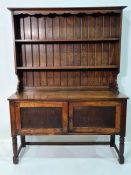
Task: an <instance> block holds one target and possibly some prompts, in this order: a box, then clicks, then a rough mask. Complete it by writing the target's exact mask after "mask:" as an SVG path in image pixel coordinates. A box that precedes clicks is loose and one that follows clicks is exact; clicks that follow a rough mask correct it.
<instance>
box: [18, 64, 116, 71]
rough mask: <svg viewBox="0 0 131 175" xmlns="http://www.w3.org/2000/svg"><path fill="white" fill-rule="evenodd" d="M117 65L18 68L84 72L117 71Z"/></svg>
mask: <svg viewBox="0 0 131 175" xmlns="http://www.w3.org/2000/svg"><path fill="white" fill-rule="evenodd" d="M117 68H118V66H117V65H99V66H52V67H51V66H50V67H26V66H23V67H17V70H57V69H58V70H62V69H64V70H66V69H67V70H69V69H70V70H76V69H79V70H82V69H117Z"/></svg>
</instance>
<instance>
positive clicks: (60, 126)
mask: <svg viewBox="0 0 131 175" xmlns="http://www.w3.org/2000/svg"><path fill="white" fill-rule="evenodd" d="M67 114H68V105H67V103H64V102H17V103H16V121H17V123H16V126H17V130H18V132H19V133H26V134H40V133H41V134H44V133H45V134H55V133H56V134H59V133H66V132H67V124H68V121H67Z"/></svg>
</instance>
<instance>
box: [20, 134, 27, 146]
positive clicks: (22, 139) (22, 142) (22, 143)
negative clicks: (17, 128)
mask: <svg viewBox="0 0 131 175" xmlns="http://www.w3.org/2000/svg"><path fill="white" fill-rule="evenodd" d="M21 145H22V147H25V146H26V145H25V136H21Z"/></svg>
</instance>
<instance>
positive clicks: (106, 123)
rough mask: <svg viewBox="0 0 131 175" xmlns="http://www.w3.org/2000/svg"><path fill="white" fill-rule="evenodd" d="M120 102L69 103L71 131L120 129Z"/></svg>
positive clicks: (116, 130) (110, 131)
mask: <svg viewBox="0 0 131 175" xmlns="http://www.w3.org/2000/svg"><path fill="white" fill-rule="evenodd" d="M120 109H121V108H120V103H117V102H75V103H70V105H69V117H70V120H69V121H70V122H69V130H70V132H94V133H95V132H97V133H98V132H100V133H101V132H103V133H104V132H106V133H114V132H118V131H119V129H120Z"/></svg>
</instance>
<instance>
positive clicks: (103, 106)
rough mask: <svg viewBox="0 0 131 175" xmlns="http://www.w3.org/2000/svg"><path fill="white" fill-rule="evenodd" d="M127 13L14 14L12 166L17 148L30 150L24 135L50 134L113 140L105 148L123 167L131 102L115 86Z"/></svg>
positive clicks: (68, 10)
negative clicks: (110, 148) (117, 141)
mask: <svg viewBox="0 0 131 175" xmlns="http://www.w3.org/2000/svg"><path fill="white" fill-rule="evenodd" d="M124 8H125V7H122V6H121V7H94V8H93V7H88V8H12V9H11V11H12V20H13V21H12V22H13V30H14V55H15V69H16V75H17V76H18V88H17V92H16V93H15V94H13V95H12V96H11V97H10V98H9V103H10V119H11V134H12V142H13V154H14V155H13V162H14V163H15V164H16V163H18V161H19V159H18V155H19V153H20V151H21V148H22V147H24V146H25V145H31V144H32V145H33V143H30V142H26V141H25V136H26V135H55V134H56V135H94V134H98V135H102V134H104V135H111V140H110V142H108V144H110V145H111V146H114V147H115V149H116V151H117V153H118V156H119V162H120V163H124V155H123V154H124V137H125V130H126V105H127V99H128V97H126V96H125V95H123V94H121V93H119V91H118V85H117V75H118V73H119V69H120V48H121V47H120V45H121V28H122V10H123V9H124ZM17 135H20V137H21V145H20V148H19V149H17ZM115 135H120V146H119V150H118V148H117V147H116V145H115V141H114V137H115ZM34 143H35V144H36V142H34ZM56 143H57V142H55V143H54V144H56ZM38 144H40V145H42V143H40V142H39V143H38ZM45 144H46V143H45ZM51 144H53V143H51ZM59 144H63V143H62V142H61V143H59ZM90 144H92V142H90ZM98 144H99V143H98ZM106 144H107V143H106Z"/></svg>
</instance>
